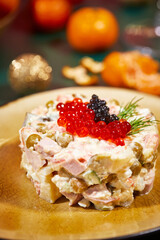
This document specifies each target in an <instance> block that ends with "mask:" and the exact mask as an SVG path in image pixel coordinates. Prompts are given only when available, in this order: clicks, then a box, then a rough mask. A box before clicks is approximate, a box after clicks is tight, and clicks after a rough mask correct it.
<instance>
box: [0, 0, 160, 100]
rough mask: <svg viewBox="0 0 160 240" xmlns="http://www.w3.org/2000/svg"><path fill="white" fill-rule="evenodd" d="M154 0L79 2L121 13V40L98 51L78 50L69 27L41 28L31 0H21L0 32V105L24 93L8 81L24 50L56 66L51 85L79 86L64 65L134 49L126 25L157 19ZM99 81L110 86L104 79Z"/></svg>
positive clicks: (91, 0)
mask: <svg viewBox="0 0 160 240" xmlns="http://www.w3.org/2000/svg"><path fill="white" fill-rule="evenodd" d="M151 2H152V3H151V4H143V5H138V6H124V5H122V4H121V3H120V1H118V0H84V1H83V4H80V5H77V6H75V8H74V10H75V9H76V8H79V7H81V6H102V7H106V8H108V9H110V10H111V11H112V12H113V13H114V14H115V15H116V17H117V19H118V22H119V25H120V37H119V40H118V42H117V43H116V44H115V45H114V46H113V47H112V48H110V49H109V50H108V51H104V52H101V53H96V54H83V53H79V52H76V51H74V50H73V49H72V48H71V47H70V46H69V44H68V43H67V41H66V37H65V30H63V31H59V32H53V33H44V32H40V31H37V29H36V28H35V26H34V24H33V19H32V15H31V6H30V2H29V1H28V0H21V6H20V8H19V10H18V14H17V16H16V18H15V19H14V21H13V22H12V23H11V24H10V25H9V26H8V27H7V28H6V29H5V30H3V32H0V105H3V104H5V103H7V102H9V101H12V100H14V99H17V98H19V97H21V96H22V95H18V94H17V93H15V92H14V91H13V90H12V89H11V87H10V84H9V82H8V67H9V64H10V63H11V61H12V60H13V59H15V58H16V57H17V56H18V55H20V54H23V53H37V54H40V55H42V56H43V57H44V58H45V59H46V60H47V61H48V62H49V64H50V65H51V66H52V68H53V80H52V84H51V86H50V87H49V89H56V88H62V87H71V86H76V84H75V83H74V82H73V81H71V80H67V79H65V78H64V77H62V75H61V68H62V66H64V65H70V66H75V65H77V64H78V63H79V60H80V59H81V58H82V57H83V56H85V55H87V56H91V57H93V58H94V59H95V60H98V61H101V60H103V58H104V57H105V56H106V55H107V54H108V53H109V52H110V51H113V50H118V51H126V50H129V49H132V46H130V45H128V44H127V43H126V42H125V41H124V39H123V33H124V29H125V27H126V26H127V25H128V24H133V23H134V24H137V23H138V24H139V23H140V24H141V23H145V22H147V24H148V23H149V24H152V22H154V18H155V13H156V7H155V5H156V4H155V1H154V0H151ZM99 85H101V86H103V85H104V86H106V84H105V83H104V82H103V80H102V79H101V80H100V83H99Z"/></svg>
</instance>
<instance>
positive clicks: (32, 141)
mask: <svg viewBox="0 0 160 240" xmlns="http://www.w3.org/2000/svg"><path fill="white" fill-rule="evenodd" d="M40 140H41V136H39V135H38V134H31V135H30V136H29V137H28V138H27V141H26V146H27V148H30V147H34V145H35V144H37V143H38V141H40Z"/></svg>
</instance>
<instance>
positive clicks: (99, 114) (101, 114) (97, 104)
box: [87, 94, 119, 124]
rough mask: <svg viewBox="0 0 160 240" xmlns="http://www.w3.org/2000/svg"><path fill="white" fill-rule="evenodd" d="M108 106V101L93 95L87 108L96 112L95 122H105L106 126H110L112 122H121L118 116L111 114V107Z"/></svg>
mask: <svg viewBox="0 0 160 240" xmlns="http://www.w3.org/2000/svg"><path fill="white" fill-rule="evenodd" d="M106 104H107V103H106V101H105V100H101V99H99V97H98V96H97V95H96V94H93V95H92V98H91V99H90V102H89V103H88V105H87V107H88V108H90V109H92V110H93V111H94V112H95V117H94V121H95V122H99V121H104V122H105V123H106V124H108V123H110V122H113V121H116V120H119V118H118V116H117V115H116V114H110V113H109V107H108V106H107V105H106Z"/></svg>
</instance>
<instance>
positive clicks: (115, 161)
mask: <svg viewBox="0 0 160 240" xmlns="http://www.w3.org/2000/svg"><path fill="white" fill-rule="evenodd" d="M139 100H140V99H139ZM139 100H135V99H132V100H131V101H130V102H129V103H128V104H127V105H125V106H124V107H122V106H120V105H119V103H118V101H117V100H113V99H108V100H107V102H106V101H105V100H100V99H99V97H98V96H97V95H95V94H94V95H92V98H91V99H90V100H89V99H87V97H85V96H83V95H78V94H77V95H75V94H71V95H65V96H58V97H57V99H56V100H54V101H52V100H50V101H49V102H47V103H46V105H45V106H40V107H38V108H36V109H34V110H33V111H32V112H31V113H27V115H26V118H25V122H24V125H23V127H22V128H21V129H20V140H21V144H20V147H21V149H22V152H23V154H22V161H21V167H22V168H24V169H25V171H26V173H27V177H28V178H30V179H31V180H32V182H33V184H34V186H35V188H36V191H37V193H38V194H39V196H40V197H41V198H43V199H45V200H46V201H48V202H50V203H54V202H55V201H56V200H57V199H58V198H60V197H61V196H62V195H63V196H65V197H66V198H67V199H69V205H74V204H78V205H79V206H81V207H89V206H90V204H91V203H92V204H94V206H95V208H96V209H99V210H112V209H113V208H114V207H115V206H124V207H127V206H129V205H130V204H131V203H132V202H133V199H134V195H135V192H136V193H139V194H147V193H149V192H150V190H151V189H152V187H153V181H154V176H155V163H156V158H157V148H158V141H159V136H158V129H157V124H156V122H157V121H156V120H155V117H154V116H153V114H152V113H151V112H150V111H149V109H147V108H140V107H139Z"/></svg>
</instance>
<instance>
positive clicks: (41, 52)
mask: <svg viewBox="0 0 160 240" xmlns="http://www.w3.org/2000/svg"><path fill="white" fill-rule="evenodd" d="M86 7H87V8H86ZM133 50H134V52H130V51H133ZM135 51H136V52H135ZM137 51H138V52H137ZM143 54H149V56H150V57H147V58H146V57H144V56H145V55H143ZM84 57H89V60H88V58H87V60H86V58H85V60H86V61H82V59H83V60H84ZM159 60H160V1H154V0H7V1H6V0H0V105H3V104H5V103H8V102H10V101H12V100H14V99H17V98H19V97H22V96H25V95H28V94H31V93H35V92H37V91H45V90H48V89H49V90H51V89H57V88H63V87H71V86H78V85H80V86H83V85H85V86H86V85H87V86H88V87H89V86H90V85H97V86H116V87H127V88H128V87H129V88H133V89H136V90H137V91H143V92H147V93H149V94H156V95H160V75H159ZM65 66H68V68H64V67H65ZM76 66H80V68H78V70H77V68H75V67H76ZM95 69H97V70H96V71H95Z"/></svg>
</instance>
